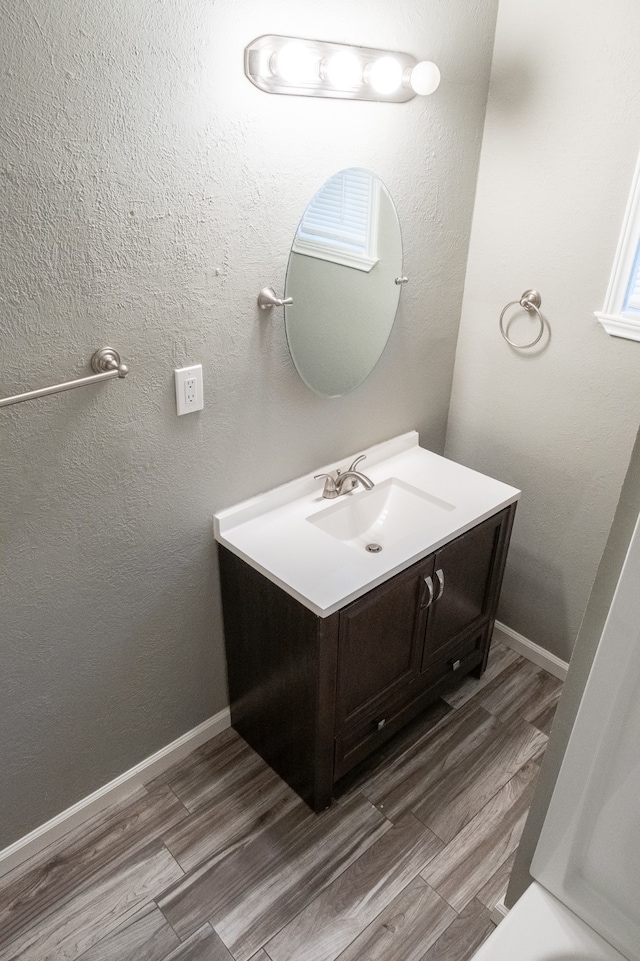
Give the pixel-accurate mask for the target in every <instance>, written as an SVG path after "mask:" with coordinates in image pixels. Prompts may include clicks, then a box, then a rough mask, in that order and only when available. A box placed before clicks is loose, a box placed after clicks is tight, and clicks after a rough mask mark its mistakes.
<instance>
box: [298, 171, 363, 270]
mask: <svg viewBox="0 0 640 961" xmlns="http://www.w3.org/2000/svg"><path fill="white" fill-rule="evenodd" d="M378 191H379V188H378V183H377V180H376V179H375V178H374V177H372V176H371V174H370V173H369V172H368V171H367V170H359V169H357V168H351V169H350V170H343V171H341V172H340V173H339V174H336V175H335V177H332V178H331V179H330V180H328V181H327V182H326V184H325V185H324V186H323V187H322V188H321V189H320V190H319V191H318V193H317V194H316V195H315V197H314V198H313V200H312V201H311V203H310V204H309V206H308V207H307V209H306V210H305V212H304V216H303V218H302V220H301V222H300V226H299V227H298V230H297V233H296V236H295V240H294V242H293V250H294V251H295V252H296V253H298V254H304V256H305V257H316V258H318V259H319V260H330V261H332V262H333V263H335V264H343V265H344V266H346V267H355V268H356V269H357V270H366V271H369V270H371V268H372V267H374V266H375V265H376V263H377V250H376V248H377V236H378V197H379V193H378Z"/></svg>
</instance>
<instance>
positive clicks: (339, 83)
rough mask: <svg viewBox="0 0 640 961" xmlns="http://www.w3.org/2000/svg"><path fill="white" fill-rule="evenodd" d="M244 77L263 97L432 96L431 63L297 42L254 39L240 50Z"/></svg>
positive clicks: (436, 75) (436, 74) (395, 99)
mask: <svg viewBox="0 0 640 961" xmlns="http://www.w3.org/2000/svg"><path fill="white" fill-rule="evenodd" d="M244 72H245V73H246V75H247V77H248V78H249V80H250V81H251V83H253V84H255V86H256V87H259V88H260V90H264V91H265V93H287V94H292V95H293V96H297V97H337V98H339V99H343V100H381V101H388V102H390V103H402V102H403V101H405V100H411V99H412V98H413V97H415V95H416V94H421V95H423V96H424V95H426V94H430V93H433V92H434V90H436V89H437V87H438V84H439V83H440V71H439V70H438V67H437V66H436V65H435V63H431V61H428V60H424V61H421V62H420V63H418V62H417V60H416V59H415V57H412V56H411V54H408V53H394V52H390V51H388V50H375V49H373V48H371V47H353V46H350V45H349V44H345V43H327V42H325V41H323V40H302V39H299V38H297V37H277V36H263V37H258V38H257V39H256V40H254V41H253V42H252V43H250V44H249V46H248V47H246V48H245V51H244Z"/></svg>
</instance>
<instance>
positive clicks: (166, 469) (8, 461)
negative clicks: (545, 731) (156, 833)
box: [0, 0, 496, 846]
mask: <svg viewBox="0 0 640 961" xmlns="http://www.w3.org/2000/svg"><path fill="white" fill-rule="evenodd" d="M495 13H496V0H477V2H471V3H470V2H469V0H450V2H448V3H446V4H442V3H439V2H438V0H427V2H422V0H400V2H399V3H395V4H393V5H390V4H389V3H387V2H386V0H348V2H346V3H345V2H344V0H324V2H323V3H322V4H318V3H316V2H311V0H296V2H295V3H294V2H292V0H286V2H285V0H273V2H270V3H268V4H266V3H264V2H259V0H242V2H240V0H214V2H205V0H180V2H178V0H167V2H165V3H149V2H143V0H139V2H131V0H113V2H111V3H106V4H105V3H98V2H89V3H75V2H73V0H60V2H58V3H55V4H51V3H49V2H47V0H32V2H30V3H29V4H26V3H19V4H15V3H12V2H11V0H0V21H1V26H2V29H1V30H0V48H1V49H0V63H2V72H3V81H2V84H0V118H1V119H0V125H1V126H0V133H1V145H0V146H1V167H0V172H1V177H0V198H1V200H0V203H1V212H2V227H3V237H2V244H1V247H0V270H1V274H2V292H1V294H0V297H1V310H2V326H1V330H0V338H1V345H0V346H1V382H0V393H1V394H2V395H6V394H12V393H15V392H18V391H20V390H21V389H26V388H33V387H39V386H44V385H46V384H49V383H55V382H57V381H59V380H62V379H66V378H69V377H72V376H80V375H82V374H84V373H86V372H87V369H86V365H87V362H88V359H89V357H90V356H91V354H92V353H93V351H94V350H95V349H96V348H97V347H100V346H103V345H105V344H110V345H112V346H114V347H116V348H117V349H118V350H119V351H121V353H122V354H123V357H124V359H125V360H126V361H127V363H129V365H130V367H131V374H130V376H129V378H128V379H127V380H126V381H124V382H122V383H109V384H106V385H102V386H100V387H92V388H85V389H83V390H80V391H72V392H68V393H65V394H60V395H58V396H56V397H51V398H48V399H46V400H41V401H38V402H34V403H30V404H22V405H19V406H16V407H12V408H7V409H5V410H2V411H0V419H1V423H0V432H1V441H0V442H1V445H2V446H1V464H0V469H1V478H0V502H1V503H0V523H1V565H2V571H1V579H0V647H1V657H2V672H1V686H2V696H1V699H0V731H1V732H2V736H1V737H0V772H1V773H0V777H1V778H2V788H1V791H0V846H2V845H3V844H7V843H9V842H11V841H12V840H14V839H15V838H17V837H19V836H21V835H23V834H24V833H26V832H27V831H29V830H30V829H32V828H34V827H35V826H37V825H38V824H40V823H42V822H43V821H45V820H46V819H48V818H49V817H51V816H53V815H55V814H56V813H58V812H59V811H61V810H62V809H64V808H65V807H66V806H68V805H70V804H71V803H73V802H75V801H77V800H78V799H80V798H82V797H84V796H85V795H87V794H88V793H89V792H91V791H93V790H94V789H96V788H98V787H100V786H101V785H103V784H104V783H105V782H107V781H108V780H110V779H111V778H113V777H115V776H116V775H118V774H120V773H121V772H122V771H124V770H125V769H127V768H129V767H130V766H131V765H133V764H135V763H136V762H138V761H140V760H142V759H143V758H145V757H146V756H148V755H149V754H150V753H152V752H153V751H155V750H157V749H159V748H160V747H162V746H163V745H165V744H166V743H168V742H169V741H171V740H172V739H174V738H175V737H177V736H179V735H180V734H182V733H183V732H185V731H186V730H188V729H190V728H191V727H193V726H194V725H196V724H198V723H199V722H201V721H203V720H204V719H206V718H207V717H209V716H211V715H213V714H214V713H216V712H217V711H218V710H220V709H221V708H222V707H224V705H225V704H226V697H227V695H226V680H225V666H224V650H223V638H222V625H221V615H220V605H219V597H218V587H217V571H216V563H215V554H214V545H213V538H212V526H211V519H212V513H213V512H214V511H215V510H216V509H218V508H221V507H224V506H228V505H230V504H232V503H234V502H236V501H238V500H240V499H242V498H245V497H247V496H249V495H251V494H254V493H257V492H258V491H260V490H264V489H266V488H269V487H271V486H273V485H274V484H277V483H279V482H282V481H285V480H287V479H289V478H291V477H295V476H296V475H298V474H300V473H302V472H304V471H307V470H310V469H312V468H313V467H315V466H317V465H319V464H322V463H326V462H328V461H329V460H333V459H334V458H337V457H340V456H341V455H343V454H348V453H350V452H352V451H353V450H355V449H358V448H360V447H363V446H365V445H368V444H370V443H372V442H375V441H379V440H382V439H384V438H387V437H389V436H392V435H395V434H398V433H400V432H402V431H405V430H408V429H411V428H417V429H418V430H419V431H420V435H421V441H422V443H423V444H424V445H425V446H428V447H431V448H433V449H435V450H442V448H443V444H444V433H445V423H446V417H447V410H448V401H449V393H450V385H451V377H452V368H453V359H454V351H455V343H456V336H457V322H458V317H459V312H460V304H461V298H462V286H463V278H464V270H465V263H466V253H467V243H468V236H469V229H470V220H471V213H472V205H473V197H474V189H475V180H476V170H477V162H478V154H479V147H480V139H481V131H482V124H483V119H484V109H485V101H486V92H487V84H488V74H489V64H490V58H491V47H492V42H493V28H494V21H495ZM329 24H332V25H333V26H332V27H331V29H329V27H328V25H329ZM261 33H283V34H289V35H296V34H297V35H301V36H311V37H314V36H315V37H328V35H329V33H330V34H331V36H330V37H329V39H333V40H344V41H351V42H356V43H358V42H359V43H361V44H363V45H368V46H388V47H389V48H396V49H401V50H408V51H411V52H413V53H415V54H417V55H418V56H420V57H427V58H432V59H434V60H435V61H436V62H438V63H439V64H440V67H441V70H442V74H443V82H442V85H441V88H440V90H439V91H438V93H437V94H436V95H435V96H433V97H431V98H423V99H421V98H417V99H415V100H414V101H412V102H411V103H409V104H404V105H387V104H373V103H361V104H353V103H347V102H340V101H331V100H326V101H323V100H309V99H306V98H287V97H273V96H272V97H269V96H267V95H265V94H263V93H261V92H260V91H258V90H256V89H255V88H254V87H253V86H251V85H250V83H249V82H248V81H247V80H246V79H245V77H244V76H243V73H242V51H243V48H244V46H245V44H246V43H248V42H249V41H250V40H252V39H253V38H254V37H256V36H258V35H260V34H261ZM351 165H354V166H364V167H368V168H370V169H372V170H374V171H375V172H376V173H378V174H379V175H380V176H381V177H382V179H383V180H384V182H385V183H386V184H387V186H388V187H389V189H390V191H391V193H392V195H393V197H394V200H395V202H396V205H397V208H398V212H399V215H400V219H401V223H402V230H403V238H404V244H405V249H406V262H405V267H406V273H407V275H408V276H409V277H410V278H411V283H410V285H409V286H408V287H407V289H406V290H404V291H403V295H402V303H401V307H400V312H399V315H398V319H397V323H396V326H395V328H394V331H393V333H392V336H391V339H390V342H389V345H388V347H387V349H386V351H385V354H384V356H383V358H382V360H381V362H380V363H379V364H378V366H377V367H376V369H375V371H374V373H373V375H372V376H371V377H370V378H369V379H368V380H367V381H366V382H365V383H364V384H363V385H362V387H360V388H359V389H358V390H357V391H355V392H354V393H353V394H352V395H350V396H349V397H347V398H344V399H340V400H328V399H323V398H321V397H319V396H317V395H315V394H313V393H312V392H311V391H309V390H308V389H307V388H305V387H304V385H303V384H302V382H301V381H300V379H299V378H298V376H297V374H296V372H295V370H294V368H293V365H292V363H291V361H290V359H289V356H288V352H287V348H286V341H285V336H284V329H283V324H282V319H281V316H280V315H279V314H278V313H277V312H276V313H274V315H273V316H272V317H271V318H270V319H269V318H267V317H265V316H259V315H258V310H257V307H256V303H255V299H256V296H257V293H258V291H259V289H260V288H261V287H263V286H264V285H265V284H270V283H273V284H274V285H275V287H276V289H277V290H281V289H282V287H283V284H284V277H285V268H286V262H287V254H288V248H289V245H290V242H291V239H292V237H293V233H294V230H295V227H296V225H297V223H298V220H299V218H300V215H301V214H302V211H303V210H304V207H305V206H306V203H307V201H308V200H309V199H310V197H311V196H312V194H313V193H314V192H315V190H316V189H317V188H318V187H319V186H320V185H321V184H322V183H323V181H324V180H325V179H326V178H327V177H328V176H329V175H330V174H332V173H333V172H335V171H336V170H339V169H341V168H343V167H347V166H351ZM198 362H201V363H202V364H203V368H204V379H205V403H206V406H205V409H204V411H203V412H202V413H201V414H196V415H191V416H188V417H181V418H179V419H178V418H177V417H176V415H175V406H174V404H175V402H174V393H173V369H174V368H175V367H179V366H183V365H185V364H188V363H198Z"/></svg>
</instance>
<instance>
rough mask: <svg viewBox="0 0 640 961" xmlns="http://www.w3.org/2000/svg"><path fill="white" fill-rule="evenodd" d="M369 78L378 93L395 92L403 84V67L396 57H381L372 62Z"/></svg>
mask: <svg viewBox="0 0 640 961" xmlns="http://www.w3.org/2000/svg"><path fill="white" fill-rule="evenodd" d="M367 79H368V81H369V83H370V84H371V86H372V87H373V89H374V90H375V91H376V93H382V94H385V93H393V92H394V91H395V90H397V89H398V87H400V86H401V84H402V67H401V66H400V64H399V63H398V61H397V60H396V59H395V57H380V59H379V60H376V61H375V63H372V64H371V66H370V68H369V70H368V76H367Z"/></svg>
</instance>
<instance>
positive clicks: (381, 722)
mask: <svg viewBox="0 0 640 961" xmlns="http://www.w3.org/2000/svg"><path fill="white" fill-rule="evenodd" d="M386 723H387V719H386V717H383V718H381V719H380V720H379V721H378V724H377V728H378V730H379V731H381V730H382V728H383V727H384V726H385V724H386Z"/></svg>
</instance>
